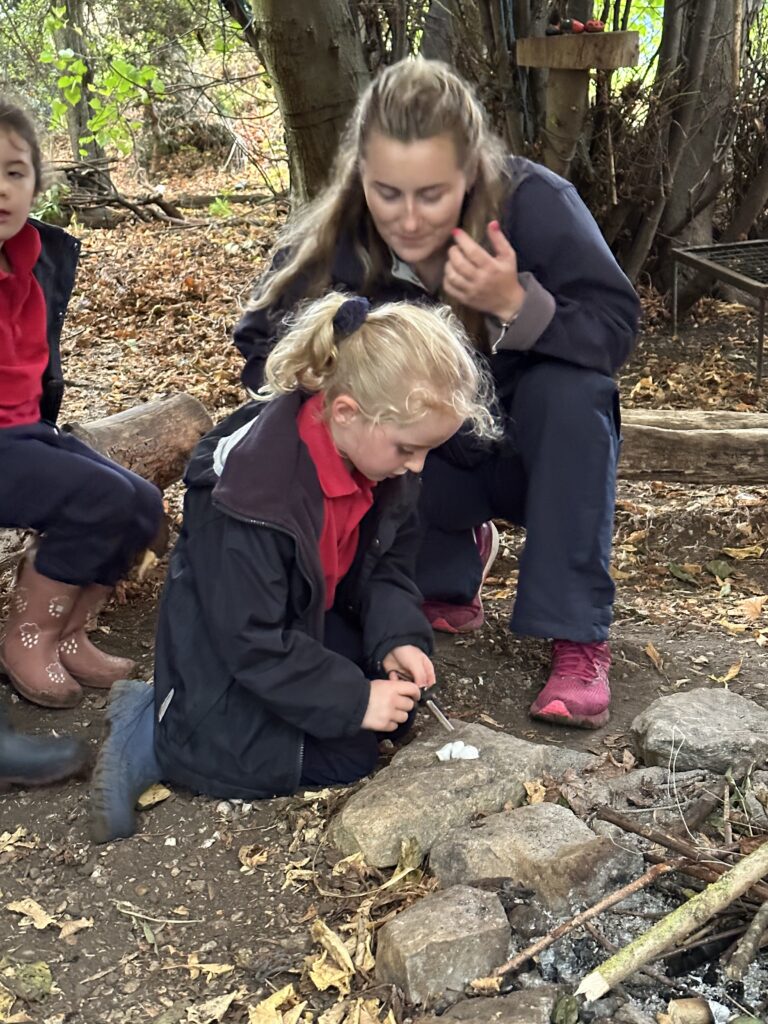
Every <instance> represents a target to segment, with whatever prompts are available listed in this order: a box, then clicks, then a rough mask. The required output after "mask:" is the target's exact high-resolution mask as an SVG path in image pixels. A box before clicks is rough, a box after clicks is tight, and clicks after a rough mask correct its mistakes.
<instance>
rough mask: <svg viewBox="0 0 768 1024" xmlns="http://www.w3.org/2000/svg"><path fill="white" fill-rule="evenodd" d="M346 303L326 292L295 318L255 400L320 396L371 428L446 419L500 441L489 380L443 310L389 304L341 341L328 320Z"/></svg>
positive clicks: (372, 312) (336, 294) (371, 313)
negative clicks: (343, 399) (337, 401)
mask: <svg viewBox="0 0 768 1024" xmlns="http://www.w3.org/2000/svg"><path fill="white" fill-rule="evenodd" d="M348 299H349V296H347V295H343V294H341V293H340V292H330V293H329V294H328V295H326V296H324V297H323V298H320V299H316V300H315V301H314V302H311V303H309V304H308V305H306V306H305V307H304V308H303V309H301V310H300V311H299V312H298V313H297V314H296V315H295V316H294V317H293V319H292V320H291V321H290V327H289V330H288V332H287V333H286V334H284V335H283V337H282V338H281V339H280V341H278V343H277V345H276V346H275V348H274V349H273V350H272V352H271V354H270V356H269V358H268V359H267V364H266V372H265V376H266V383H265V384H264V386H263V387H262V388H261V390H260V391H259V394H258V398H259V399H260V400H262V401H268V400H270V399H272V398H274V397H276V396H277V395H280V394H286V393H288V392H291V391H296V390H300V391H306V392H309V393H315V392H323V393H324V396H325V406H326V408H327V407H328V406H330V404H331V403H332V402H333V400H334V398H336V397H337V396H338V395H342V394H345V395H349V396H350V397H352V398H354V400H355V401H356V402H357V404H358V405H359V406H360V409H361V412H362V413H363V415H364V416H365V417H366V418H367V419H368V420H369V421H370V422H372V423H396V424H397V425H398V426H408V425H410V424H412V423H415V422H417V421H418V420H420V419H422V418H423V417H424V416H426V415H427V414H428V413H430V412H432V411H438V412H449V413H453V414H455V416H456V417H457V419H458V420H459V421H461V422H463V423H466V424H467V425H468V426H469V428H470V429H471V431H472V432H473V433H474V434H476V435H477V436H479V437H483V438H487V439H492V438H496V437H498V436H499V430H498V427H497V425H496V422H495V420H494V418H493V415H492V413H491V411H490V404H491V400H492V394H493V389H492V385H491V382H490V378H489V376H488V373H487V371H486V370H485V369H484V367H483V365H482V363H481V361H480V359H479V358H478V356H477V355H476V354H475V353H474V352H473V350H472V348H471V346H470V345H469V342H468V340H467V337H466V334H465V332H464V329H463V327H462V325H461V323H460V322H459V320H458V319H457V318H456V316H455V315H454V314H453V313H452V312H451V310H450V309H448V307H447V306H437V307H435V306H421V305H416V304H414V303H408V302H387V303H384V304H383V305H381V306H377V307H375V308H374V309H371V310H370V311H369V312H368V314H367V316H366V317H365V320H364V321H363V322H362V324H361V325H360V326H359V327H358V328H357V329H356V330H353V331H352V333H351V334H349V335H348V336H346V337H344V338H339V337H338V335H337V332H336V331H335V330H334V325H333V321H334V317H335V316H336V314H337V313H338V311H339V308H340V307H341V305H342V304H343V303H344V302H345V301H347V300H348Z"/></svg>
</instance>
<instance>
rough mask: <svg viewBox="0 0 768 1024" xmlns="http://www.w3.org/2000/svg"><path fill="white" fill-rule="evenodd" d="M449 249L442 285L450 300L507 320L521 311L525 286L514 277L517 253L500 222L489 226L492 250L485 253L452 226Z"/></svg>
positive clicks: (493, 222) (467, 236) (463, 232)
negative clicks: (451, 239) (452, 243)
mask: <svg viewBox="0 0 768 1024" xmlns="http://www.w3.org/2000/svg"><path fill="white" fill-rule="evenodd" d="M453 238H454V242H455V243H456V244H455V245H452V246H451V247H450V249H449V250H448V258H447V260H446V264H445V270H444V272H443V288H444V290H445V292H446V294H448V295H450V297H451V298H452V299H456V300H457V301H458V302H461V303H463V304H464V305H465V306H469V307H470V308H471V309H476V310H478V312H480V313H486V314H490V315H491V316H495V317H496V318H497V319H498V320H501V321H502V322H504V323H506V322H507V321H509V320H511V319H512V318H513V317H514V316H515V314H516V313H517V312H518V311H519V310H520V307H521V306H522V304H523V301H524V299H525V289H524V288H523V286H522V285H521V284H520V281H519V279H518V276H517V254H516V253H515V250H514V249H513V248H512V246H511V245H510V244H509V242H508V241H507V239H506V236H505V235H504V233H503V231H502V230H501V227H500V226H499V222H498V221H497V220H494V221H491V223H490V224H489V225H488V238H489V239H490V241H491V246H492V248H493V253H489V252H486V250H485V249H483V247H482V246H481V245H478V244H477V242H475V241H473V240H472V239H471V238H470V237H469V235H468V234H467V233H466V231H462V229H461V228H455V229H454V231H453Z"/></svg>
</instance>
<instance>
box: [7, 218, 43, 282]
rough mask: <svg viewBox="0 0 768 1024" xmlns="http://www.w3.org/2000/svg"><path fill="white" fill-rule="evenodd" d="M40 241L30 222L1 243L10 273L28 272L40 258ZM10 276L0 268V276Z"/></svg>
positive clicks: (35, 229)
mask: <svg viewBox="0 0 768 1024" xmlns="http://www.w3.org/2000/svg"><path fill="white" fill-rule="evenodd" d="M41 249H42V242H41V241H40V235H39V234H38V232H37V228H35V227H34V226H33V225H32V224H25V225H24V227H23V228H22V229H21V231H19V233H18V234H16V235H14V236H13V238H9V239H8V240H7V241H6V242H4V243H3V252H4V253H5V255H6V257H7V258H8V262H9V263H10V264H11V273H13V274H28V273H29V272H30V271H31V270H32V268H33V267H34V265H35V264H36V263H37V261H38V259H39V258H40V252H41ZM3 277H10V274H7V273H6V272H5V271H3V270H0V278H3Z"/></svg>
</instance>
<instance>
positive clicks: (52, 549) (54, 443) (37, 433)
mask: <svg viewBox="0 0 768 1024" xmlns="http://www.w3.org/2000/svg"><path fill="white" fill-rule="evenodd" d="M162 516H163V499H162V495H161V493H160V491H159V490H158V489H157V488H156V487H155V486H154V484H151V483H149V482H148V481H147V480H144V479H143V478H142V477H140V476H137V475H136V473H131V472H130V471H129V470H127V469H123V467H122V466H118V465H117V463H115V462H112V461H111V460H110V459H107V458H105V456H103V455H100V454H99V453H98V452H95V451H94V450H93V449H92V448H89V447H88V445H86V444H83V442H82V441H78V439H77V438H76V437H73V436H72V435H71V434H65V433H60V432H59V431H58V430H57V429H56V428H55V427H52V426H50V425H49V424H47V423H31V424H29V425H25V426H21V427H6V428H4V429H1V430H0V526H5V527H15V528H17V529H30V530H36V531H37V532H38V533H39V534H40V545H39V548H38V551H37V555H36V558H35V568H36V569H37V571H38V572H39V573H41V574H42V575H43V576H48V577H49V578H50V579H54V580H60V581H61V582H62V583H71V584H75V585H77V586H85V585H86V584H89V583H101V584H105V585H106V586H114V584H115V583H117V581H118V580H120V579H121V578H122V577H123V576H125V574H126V573H127V572H128V570H129V569H130V567H131V565H132V563H133V560H134V559H135V558H136V556H137V555H138V554H139V553H140V552H141V551H142V550H143V549H144V548H146V546H147V545H148V544H149V542H150V541H152V540H153V539H154V537H155V535H156V534H157V531H158V529H159V527H160V523H161V521H162Z"/></svg>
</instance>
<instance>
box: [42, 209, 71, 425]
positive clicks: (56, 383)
mask: <svg viewBox="0 0 768 1024" xmlns="http://www.w3.org/2000/svg"><path fill="white" fill-rule="evenodd" d="M31 223H32V224H33V225H34V227H35V228H36V229H37V231H38V233H39V235H40V241H41V243H42V248H41V252H40V256H39V258H38V261H37V263H36V264H35V267H34V275H35V277H36V278H37V280H38V282H39V283H40V287H41V288H42V291H43V295H44V296H45V309H46V318H47V329H48V352H49V355H48V366H47V367H46V369H45V373H44V374H43V394H42V397H41V399H40V418H41V419H43V420H46V421H47V422H48V423H55V422H56V419H57V417H58V415H59V409H60V408H61V399H62V396H63V394H64V379H63V376H62V372H61V350H60V345H61V329H62V327H63V325H64V316H65V314H66V312H67V306H68V304H69V299H70V296H71V294H72V288H73V287H74V284H75V274H76V272H77V263H78V259H79V256H80V242H79V241H78V240H77V239H76V238H73V237H72V235H70V234H68V233H67V232H66V231H63V230H62V229H61V228H57V227H54V226H53V225H51V224H44V223H42V221H38V220H31Z"/></svg>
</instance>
